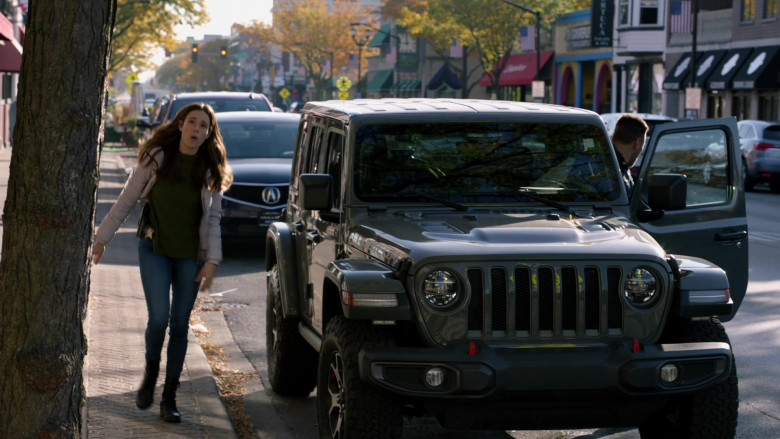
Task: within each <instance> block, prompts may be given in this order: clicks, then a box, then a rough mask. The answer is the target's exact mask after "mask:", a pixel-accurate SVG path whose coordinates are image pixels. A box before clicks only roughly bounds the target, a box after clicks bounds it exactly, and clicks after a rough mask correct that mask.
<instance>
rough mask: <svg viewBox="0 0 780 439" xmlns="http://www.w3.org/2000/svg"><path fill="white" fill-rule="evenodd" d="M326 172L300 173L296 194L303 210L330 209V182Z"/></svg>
mask: <svg viewBox="0 0 780 439" xmlns="http://www.w3.org/2000/svg"><path fill="white" fill-rule="evenodd" d="M330 182H331V177H330V175H328V174H301V176H300V179H299V183H300V184H299V186H298V196H299V198H300V203H301V205H302V206H303V209H304V210H325V209H330V203H331V201H330V184H331V183H330Z"/></svg>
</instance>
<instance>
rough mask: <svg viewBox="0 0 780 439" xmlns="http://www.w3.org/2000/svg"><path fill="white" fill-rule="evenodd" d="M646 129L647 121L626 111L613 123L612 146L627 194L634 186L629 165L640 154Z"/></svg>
mask: <svg viewBox="0 0 780 439" xmlns="http://www.w3.org/2000/svg"><path fill="white" fill-rule="evenodd" d="M647 130H648V126H647V123H646V122H645V121H644V120H643V119H642V118H641V117H639V116H637V115H636V114H632V113H626V114H624V115H622V116H620V119H618V121H617V123H615V131H614V132H613V133H612V146H613V147H614V148H615V154H617V159H618V163H619V164H620V173H621V174H622V175H623V181H624V182H625V183H626V189H627V190H628V194H629V196H630V195H631V190H632V189H633V188H634V179H633V178H632V177H631V167H632V166H634V164H635V163H636V161H637V159H638V158H639V156H640V155H641V154H642V150H643V149H644V147H645V141H646V140H647Z"/></svg>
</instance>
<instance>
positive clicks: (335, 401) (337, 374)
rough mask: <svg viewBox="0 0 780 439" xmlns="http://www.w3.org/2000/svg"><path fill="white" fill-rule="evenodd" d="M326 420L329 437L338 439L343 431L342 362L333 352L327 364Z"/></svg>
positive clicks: (338, 354) (338, 355) (336, 353)
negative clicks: (327, 400)
mask: <svg viewBox="0 0 780 439" xmlns="http://www.w3.org/2000/svg"><path fill="white" fill-rule="evenodd" d="M327 396H328V397H329V398H330V404H329V405H328V420H329V422H330V437H332V438H333V439H340V438H341V437H342V432H343V431H344V408H345V407H344V406H345V398H344V360H343V359H342V358H341V354H340V353H338V352H334V353H333V354H332V355H331V356H330V361H329V362H328V395H327Z"/></svg>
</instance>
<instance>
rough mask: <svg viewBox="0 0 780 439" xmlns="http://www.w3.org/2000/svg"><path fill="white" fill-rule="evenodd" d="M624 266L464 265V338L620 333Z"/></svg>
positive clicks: (597, 335) (552, 336)
mask: <svg viewBox="0 0 780 439" xmlns="http://www.w3.org/2000/svg"><path fill="white" fill-rule="evenodd" d="M622 273H623V267H621V266H594V265H583V266H574V265H561V266H553V265H544V264H534V265H515V266H510V267H505V266H493V267H489V268H485V269H481V268H469V269H467V270H466V276H467V278H468V282H469V284H470V288H471V300H470V303H469V306H468V317H467V320H468V322H467V329H468V337H469V338H472V339H474V338H481V339H485V340H490V339H506V338H507V337H508V338H512V339H517V338H519V339H533V338H557V337H566V338H571V337H591V336H592V337H600V336H601V337H603V336H623V335H624V334H623V332H624V321H625V317H624V307H623V304H622V302H621V300H620V295H619V294H620V284H621V276H622Z"/></svg>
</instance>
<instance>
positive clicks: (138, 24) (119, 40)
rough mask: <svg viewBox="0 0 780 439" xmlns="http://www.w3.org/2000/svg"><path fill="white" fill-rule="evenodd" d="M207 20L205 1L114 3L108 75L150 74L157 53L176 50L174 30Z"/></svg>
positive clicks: (133, 0) (119, 0)
mask: <svg viewBox="0 0 780 439" xmlns="http://www.w3.org/2000/svg"><path fill="white" fill-rule="evenodd" d="M208 20H209V16H208V13H207V12H206V7H205V0H154V1H152V0H117V13H116V24H115V26H114V34H113V36H112V43H111V62H110V64H109V71H111V72H117V71H122V70H124V71H128V72H138V71H145V70H150V69H151V67H152V64H153V62H154V60H153V57H154V55H155V54H156V53H159V52H160V49H165V50H168V51H173V50H174V48H175V47H177V46H178V44H179V42H178V40H177V39H176V32H175V29H174V28H175V27H176V26H178V25H181V24H186V25H190V26H197V25H201V24H204V23H207V22H208Z"/></svg>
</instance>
